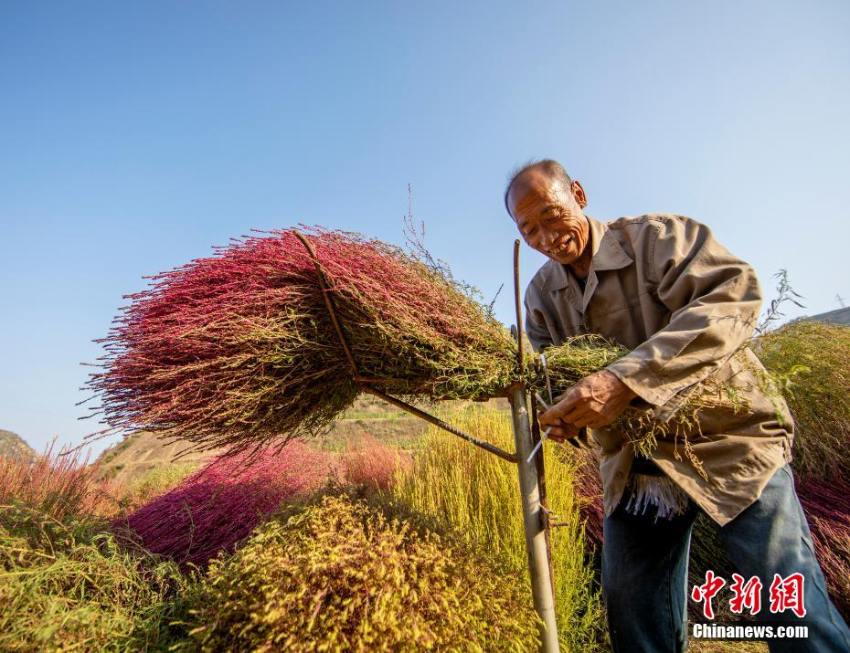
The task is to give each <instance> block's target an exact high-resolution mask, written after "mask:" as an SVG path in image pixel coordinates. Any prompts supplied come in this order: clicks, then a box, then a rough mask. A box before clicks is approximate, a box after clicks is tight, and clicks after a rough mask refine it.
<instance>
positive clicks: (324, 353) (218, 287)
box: [88, 228, 516, 450]
mask: <svg viewBox="0 0 850 653" xmlns="http://www.w3.org/2000/svg"><path fill="white" fill-rule="evenodd" d="M304 231H305V233H306V234H307V238H308V239H309V241H310V242H311V244H312V247H313V248H314V250H315V255H316V258H317V260H318V261H319V263H320V265H321V268H322V270H323V272H324V277H325V278H326V280H327V284H328V291H329V292H328V294H329V295H331V296H332V298H333V302H334V304H335V306H336V313H337V315H338V317H339V323H340V325H341V327H342V330H343V332H344V333H345V337H346V339H347V340H348V343H349V344H350V347H351V352H352V354H353V360H354V362H355V365H356V368H357V373H358V374H359V375H360V376H361V377H369V378H371V381H370V383H371V384H372V385H373V386H375V387H378V388H379V389H382V390H384V391H388V392H392V393H396V394H399V395H412V394H416V395H427V396H430V397H434V398H461V397H462V398H476V397H487V396H493V395H496V394H499V393H500V392H502V391H503V389H504V388H505V387H506V386H508V385H509V383H510V381H511V377H512V373H513V369H514V354H513V352H514V351H515V349H516V348H515V345H514V343H513V340H512V339H511V337H510V335H509V334H508V333H507V330H506V329H505V328H504V326H503V325H502V324H501V323H499V322H498V321H497V320H496V319H495V318H493V317H492V315H491V314H490V312H489V311H488V310H487V309H485V308H484V307H483V306H482V305H481V304H479V303H478V302H477V301H476V300H475V299H474V298H473V296H472V295H473V293H472V292H471V291H470V289H469V288H468V287H466V286H463V285H462V284H460V283H458V282H456V281H454V279H452V278H451V276H450V274H448V273H447V272H446V271H445V269H442V268H438V267H435V266H433V265H429V264H426V263H425V262H423V261H422V260H420V259H419V258H416V257H415V256H413V255H409V254H406V253H404V252H402V251H401V250H399V249H398V248H395V247H393V246H390V245H387V244H385V243H382V242H380V241H375V240H367V239H365V238H363V237H361V236H358V235H356V234H351V233H346V232H341V231H330V230H324V229H320V228H305V230H304ZM268 233H269V234H270V235H266V236H252V237H246V238H244V239H243V240H237V241H235V242H234V243H232V244H231V245H229V246H227V247H221V248H217V249H218V251H217V252H216V253H215V255H213V256H210V257H208V258H202V259H197V260H194V261H192V262H191V263H189V264H187V265H184V266H182V267H179V268H176V269H173V270H171V271H169V272H165V273H162V274H158V275H155V276H153V277H151V279H152V281H151V286H150V287H149V288H147V289H146V290H143V291H141V292H138V293H135V294H131V295H127V296H126V297H127V298H129V299H130V300H131V303H130V305H129V306H126V307H124V308H123V309H122V313H121V315H119V317H117V318H116V319H115V320H114V322H113V325H114V326H113V328H112V329H111V331H110V333H109V335H108V336H107V337H106V338H104V339H102V340H99V341H98V342H102V343H104V347H105V349H106V352H107V353H106V354H105V355H104V356H103V357H101V359H100V360H101V361H102V363H101V367H102V368H103V369H102V371H100V372H96V373H94V374H92V375H91V377H90V380H89V382H88V385H89V387H90V388H92V389H93V390H94V391H95V394H96V395H99V396H100V397H101V407H100V409H101V410H102V412H103V414H104V416H105V418H106V421H107V422H108V424H109V427H110V428H109V429H106V430H105V431H102V432H101V433H100V434H103V433H107V432H111V431H112V430H127V431H131V432H132V431H136V430H141V429H148V430H152V431H156V432H158V433H160V434H161V435H164V436H166V437H170V438H173V439H184V440H188V441H190V442H192V443H194V444H195V445H196V447H195V448H196V449H197V450H201V449H210V448H215V447H228V448H230V447H232V446H233V445H240V444H245V443H246V442H252V443H253V444H257V443H265V442H269V441H271V440H272V439H275V438H278V437H280V435H281V434H284V433H285V434H287V437H291V438H294V437H297V436H303V435H316V434H318V433H320V432H322V431H324V430H325V429H326V427H327V426H328V425H329V424H330V422H331V421H332V420H333V418H334V417H335V416H337V415H338V414H339V412H340V411H341V410H343V409H344V408H346V407H347V406H348V405H349V404H350V403H351V402H352V401H353V400H354V398H355V397H356V396H357V394H358V392H359V391H360V387H359V385H358V383H356V382H355V380H354V371H353V369H352V366H351V364H350V362H349V360H348V358H347V356H346V353H345V351H344V349H343V347H342V345H341V343H340V340H339V338H338V336H337V332H336V329H335V327H334V324H333V322H332V319H331V316H330V314H329V310H328V308H327V306H326V303H325V297H324V296H323V291H322V286H321V283H320V277H319V274H318V272H317V269H316V265H315V262H314V260H313V258H311V255H310V254H309V252H308V250H307V249H306V248H305V246H304V244H303V243H302V242H301V241H300V240H299V238H298V237H297V234H296V232H295V230H292V229H289V230H281V231H273V232H268ZM94 410H95V412H94V414H93V415H90V417H92V416H94V415H97V414H99V413H100V410H98V409H94ZM93 435H96V434H93Z"/></svg>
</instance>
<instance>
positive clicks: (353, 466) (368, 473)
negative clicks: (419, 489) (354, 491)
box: [339, 434, 413, 491]
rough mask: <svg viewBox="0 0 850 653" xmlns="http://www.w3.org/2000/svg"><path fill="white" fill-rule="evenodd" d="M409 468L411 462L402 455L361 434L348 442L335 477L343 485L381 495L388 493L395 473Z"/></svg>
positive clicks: (400, 451) (395, 448) (390, 447)
mask: <svg viewBox="0 0 850 653" xmlns="http://www.w3.org/2000/svg"><path fill="white" fill-rule="evenodd" d="M412 466H413V460H412V458H411V456H410V454H408V453H407V452H406V451H402V450H401V449H399V448H397V447H393V446H390V445H387V444H385V443H383V442H381V441H380V440H379V439H377V438H376V437H375V436H373V435H371V434H365V435H363V436H361V437H360V438H358V439H357V440H349V441H348V443H347V447H346V452H345V454H344V455H343V456H342V460H341V461H340V465H339V475H340V477H341V480H342V482H343V483H344V484H346V485H351V486H354V487H357V488H361V489H365V490H367V491H382V490H388V489H390V487H391V486H392V484H393V480H394V479H395V478H396V474H397V473H398V472H403V471H408V470H410V468H411V467H412Z"/></svg>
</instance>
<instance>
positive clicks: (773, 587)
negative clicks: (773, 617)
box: [770, 573, 806, 618]
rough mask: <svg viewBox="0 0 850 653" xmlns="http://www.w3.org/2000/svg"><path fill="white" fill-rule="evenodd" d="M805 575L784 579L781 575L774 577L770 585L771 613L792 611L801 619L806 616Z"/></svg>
mask: <svg viewBox="0 0 850 653" xmlns="http://www.w3.org/2000/svg"><path fill="white" fill-rule="evenodd" d="M804 581H805V579H804V578H803V574H800V573H796V574H791V575H790V576H788V577H787V578H782V576H780V575H779V574H774V575H773V582H772V583H771V584H770V611H771V612H774V613H775V612H785V611H786V610H791V611H792V612H793V613H794V614H795V615H797V616H798V617H800V618H803V617H805V616H806V606H805V605H804V604H803V584H804Z"/></svg>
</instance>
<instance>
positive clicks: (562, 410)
mask: <svg viewBox="0 0 850 653" xmlns="http://www.w3.org/2000/svg"><path fill="white" fill-rule="evenodd" d="M636 396H637V395H636V394H635V393H634V392H632V391H631V390H630V389H629V387H628V386H626V384H624V383H623V382H622V381H620V379H618V378H617V377H616V376H615V375H614V374H613V373H611V372H609V371H608V370H599V371H598V372H595V373H593V374H591V375H590V376H586V377H585V378H583V379H582V380H581V381H579V382H578V383H576V384H575V385H574V386H572V387H571V388H570V389H569V390H567V391H566V392H565V393H564V394H562V395H561V396H560V397H558V401H557V402H556V403H555V404H554V405H552V406H550V407H549V409H548V410H546V411H545V412H544V413H543V414H542V415H540V426H541V428H547V427H551V430H550V431H549V438H551V439H552V440H556V441H558V440H564V439H569V438H574V437H576V436H577V435H578V430H579V429H580V428H581V427H583V426H589V427H590V428H601V427H603V426H608V425H609V424H611V422H613V421H614V420H615V419H617V418H618V417H619V416H620V415H621V414H622V412H623V411H624V410H625V409H626V406H628V405H629V402H630V401H631V400H632V399H634V398H635V397H636Z"/></svg>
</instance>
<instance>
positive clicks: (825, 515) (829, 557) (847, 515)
mask: <svg viewBox="0 0 850 653" xmlns="http://www.w3.org/2000/svg"><path fill="white" fill-rule="evenodd" d="M797 495H798V496H799V497H800V503H801V504H802V505H803V509H804V510H805V512H806V518H807V520H808V522H809V527H810V529H811V532H812V541H813V542H814V545H815V551H816V553H817V558H818V562H820V566H821V569H822V570H823V575H824V577H825V578H826V584H827V588H828V590H829V594H830V596H831V597H832V601H833V602H834V603H835V607H836V608H837V609H838V611H839V612H841V614H842V615H843V616H844V618H845V619H846V620H848V621H850V483H848V482H847V481H846V480H843V479H839V480H832V481H829V482H825V481H816V480H813V479H803V480H797Z"/></svg>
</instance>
